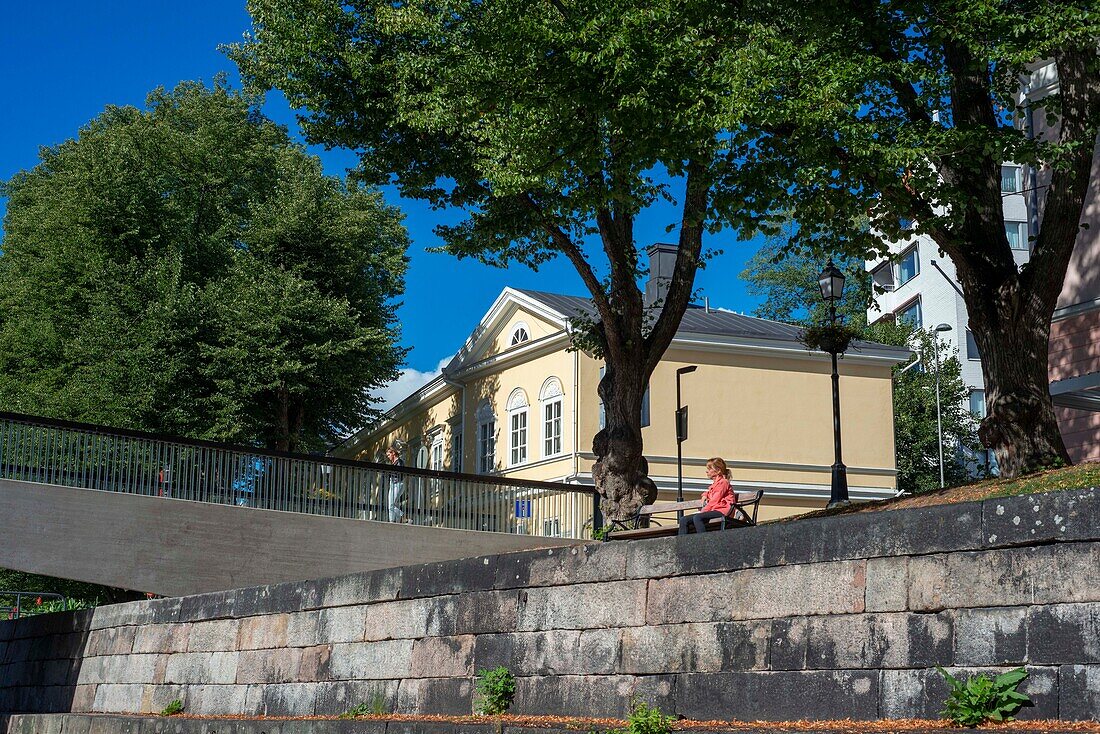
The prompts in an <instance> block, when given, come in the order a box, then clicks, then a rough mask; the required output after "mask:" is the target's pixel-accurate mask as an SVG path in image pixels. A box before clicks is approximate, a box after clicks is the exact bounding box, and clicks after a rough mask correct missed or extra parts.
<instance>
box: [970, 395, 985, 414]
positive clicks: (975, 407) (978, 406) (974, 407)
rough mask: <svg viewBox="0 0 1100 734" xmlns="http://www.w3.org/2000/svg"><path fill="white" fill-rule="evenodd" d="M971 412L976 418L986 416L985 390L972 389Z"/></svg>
mask: <svg viewBox="0 0 1100 734" xmlns="http://www.w3.org/2000/svg"><path fill="white" fill-rule="evenodd" d="M970 412H971V413H973V414H974V417H975V418H985V390H971V391H970Z"/></svg>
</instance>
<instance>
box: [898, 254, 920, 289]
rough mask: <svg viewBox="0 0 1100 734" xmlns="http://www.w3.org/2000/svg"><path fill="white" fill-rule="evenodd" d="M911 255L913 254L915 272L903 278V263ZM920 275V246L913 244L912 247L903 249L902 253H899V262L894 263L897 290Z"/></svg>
mask: <svg viewBox="0 0 1100 734" xmlns="http://www.w3.org/2000/svg"><path fill="white" fill-rule="evenodd" d="M910 255H912V256H913V274H912V275H911V276H909V277H908V278H906V279H905V280H902V279H901V263H902V261H903V260H905V259H906V258H907V257H909V256H910ZM918 275H920V246H919V245H913V246H912V247H908V248H906V249H904V250H902V251H901V254H900V255H898V259H897V262H895V263H894V289H895V290H897V289H898V288H901V287H902V286H903V285H905V284H906V283H908V282H909V281H911V280H913V279H914V278H916V277H917V276H918Z"/></svg>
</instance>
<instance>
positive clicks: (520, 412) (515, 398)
mask: <svg viewBox="0 0 1100 734" xmlns="http://www.w3.org/2000/svg"><path fill="white" fill-rule="evenodd" d="M527 408H528V404H527V393H525V392H524V391H523V390H522V389H520V388H516V389H515V390H513V391H512V394H511V395H509V396H508V447H509V450H510V453H509V455H508V465H509V466H518V465H519V464H524V463H526V462H527Z"/></svg>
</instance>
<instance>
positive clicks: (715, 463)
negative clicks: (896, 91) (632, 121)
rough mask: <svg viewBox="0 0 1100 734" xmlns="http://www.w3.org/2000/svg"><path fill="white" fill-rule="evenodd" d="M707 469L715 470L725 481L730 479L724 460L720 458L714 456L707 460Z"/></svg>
mask: <svg viewBox="0 0 1100 734" xmlns="http://www.w3.org/2000/svg"><path fill="white" fill-rule="evenodd" d="M707 468H708V469H717V470H718V473H719V474H721V475H722V476H724V477H725V478H726V479H729V478H730V468H729V467H728V466H726V460H725V459H723V458H722V457H721V456H715V457H714V458H713V459H707Z"/></svg>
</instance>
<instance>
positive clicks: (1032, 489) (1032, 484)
mask: <svg viewBox="0 0 1100 734" xmlns="http://www.w3.org/2000/svg"><path fill="white" fill-rule="evenodd" d="M1087 487H1100V463H1098V462H1090V463H1085V464H1078V465H1076V466H1067V467H1063V468H1060V469H1048V470H1046V471H1041V472H1036V473H1034V474H1028V475H1025V476H1022V477H1017V478H1015V479H1000V478H994V479H983V480H981V481H977V482H972V483H971V484H963V485H960V486H958V487H946V488H944V489H936V490H933V491H931V492H924V493H921V494H918V495H906V496H904V497H893V498H891V499H887V500H882V501H880V502H858V503H855V504H852V505H849V506H848V507H837V508H834V509H832V510H818V511H816V512H811V513H807V514H805V515H795V516H794V517H791V518H784V519H783V520H780V521H779V522H787V521H791V520H797V519H804V518H807V517H822V516H825V515H846V514H849V513H853V512H881V511H883V510H901V509H906V508H911V507H930V506H932V505H947V504H955V503H957V502H973V501H976V500H988V499H997V498H999V497H1015V496H1017V495H1025V494H1042V493H1044V492H1057V491H1060V490H1064V489H1085V488H1087Z"/></svg>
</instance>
